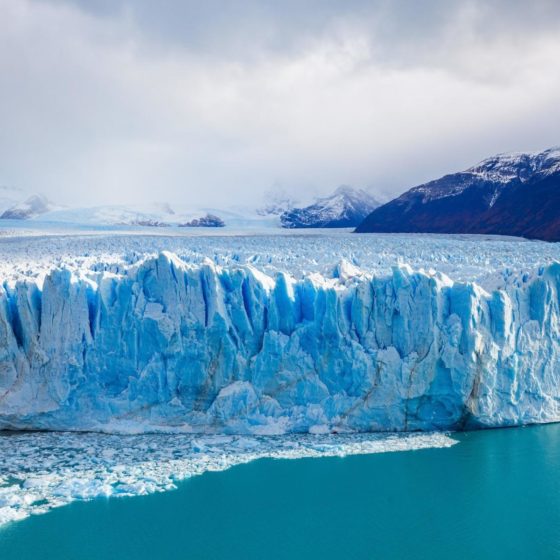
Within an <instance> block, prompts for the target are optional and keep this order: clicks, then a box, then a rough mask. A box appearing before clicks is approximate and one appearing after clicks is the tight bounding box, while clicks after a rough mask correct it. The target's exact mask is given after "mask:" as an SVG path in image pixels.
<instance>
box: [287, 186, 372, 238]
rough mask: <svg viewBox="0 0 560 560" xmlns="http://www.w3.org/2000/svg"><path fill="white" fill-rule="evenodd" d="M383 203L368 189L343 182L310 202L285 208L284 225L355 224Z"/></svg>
mask: <svg viewBox="0 0 560 560" xmlns="http://www.w3.org/2000/svg"><path fill="white" fill-rule="evenodd" d="M379 205H380V203H379V202H377V200H375V198H373V197H372V196H371V195H370V194H369V193H367V192H366V191H364V190H362V189H353V188H352V187H346V186H343V187H339V188H338V189H337V190H336V191H335V192H334V193H333V194H332V195H331V196H328V197H325V198H319V199H318V200H317V201H316V202H315V203H314V204H311V205H310V206H306V207H305V208H292V209H291V210H287V211H285V212H283V213H282V214H281V216H280V222H281V224H282V227H284V228H337V227H353V226H357V225H358V224H360V223H361V221H362V220H363V219H364V218H365V217H366V216H367V215H368V214H369V213H370V212H371V211H372V210H373V209H374V208H377V207H378V206H379Z"/></svg>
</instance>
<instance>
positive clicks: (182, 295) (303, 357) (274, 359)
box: [0, 252, 560, 434]
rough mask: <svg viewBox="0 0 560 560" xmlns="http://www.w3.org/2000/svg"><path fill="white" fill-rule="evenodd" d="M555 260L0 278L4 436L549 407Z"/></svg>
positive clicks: (174, 264) (413, 420) (252, 426)
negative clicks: (516, 269) (451, 274)
mask: <svg viewBox="0 0 560 560" xmlns="http://www.w3.org/2000/svg"><path fill="white" fill-rule="evenodd" d="M559 286H560V264H556V263H552V264H547V265H546V266H544V267H542V269H540V270H539V273H538V274H537V275H535V276H534V277H532V278H530V279H529V280H528V281H526V282H522V283H520V284H515V285H510V286H508V287H507V288H500V289H491V290H487V289H483V288H482V287H481V286H480V285H478V284H477V283H475V282H465V281H455V282H454V281H452V280H450V279H449V278H448V277H447V276H446V275H444V274H442V273H436V272H433V271H432V272H423V271H413V270H412V269H411V268H410V267H408V266H405V265H401V266H395V267H394V268H393V270H392V272H391V273H387V274H373V273H368V271H367V270H363V269H362V270H358V269H356V268H355V267H353V266H352V265H348V264H345V263H342V264H341V265H340V266H339V269H338V271H337V274H335V275H334V277H333V278H325V277H324V276H322V275H320V274H318V273H309V274H307V275H302V276H301V277H299V278H296V277H294V276H291V275H290V274H288V273H287V272H282V271H279V272H277V273H275V274H273V275H269V274H266V273H264V272H262V271H260V270H257V269H256V268H254V267H252V266H250V265H248V264H240V265H235V264H231V265H228V266H220V265H216V264H215V263H213V262H207V263H204V262H203V263H195V264H193V263H187V262H184V261H183V260H181V259H180V258H178V257H177V256H176V255H174V254H172V253H168V252H161V253H160V254H159V256H156V257H152V258H147V259H144V260H142V261H140V262H138V263H136V264H133V265H130V266H129V267H127V268H126V269H125V270H123V271H121V272H119V273H113V272H109V271H100V272H97V273H88V274H80V273H79V271H76V270H68V269H66V268H64V267H61V268H58V269H55V270H52V271H49V273H48V274H47V275H46V276H45V278H44V279H43V280H42V281H38V280H36V279H27V280H26V279H19V280H17V281H14V282H5V283H4V284H3V286H2V287H0V429H52V430H100V431H122V432H142V431H166V432H173V431H177V432H213V433H257V434H277V433H286V432H311V433H324V432H333V431H334V432H345V431H377V430H380V431H388V430H398V431H411V430H440V429H443V430H450V429H464V428H473V427H475V428H476V427H491V426H513V425H520V424H526V423H534V422H549V421H554V420H558V419H559V418H560V408H559V404H558V403H559V396H560V339H559V319H560V308H559V305H560V300H559Z"/></svg>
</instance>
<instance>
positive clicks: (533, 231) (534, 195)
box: [356, 148, 560, 241]
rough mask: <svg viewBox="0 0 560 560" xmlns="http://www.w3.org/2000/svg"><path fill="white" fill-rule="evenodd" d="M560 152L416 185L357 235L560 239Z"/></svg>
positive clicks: (519, 157) (503, 160) (484, 165)
mask: <svg viewBox="0 0 560 560" xmlns="http://www.w3.org/2000/svg"><path fill="white" fill-rule="evenodd" d="M559 210H560V148H550V149H548V150H545V151H542V152H534V153H514V154H499V155H497V156H494V157H491V158H488V159H485V160H484V161H482V162H480V163H479V164H477V165H475V166H473V167H471V168H469V169H467V170H466V171H461V172H459V173H453V174H450V175H445V176H444V177H442V178H441V179H437V180H435V181H431V182H429V183H426V184H423V185H420V186H418V187H414V188H413V189H410V190H409V191H407V192H405V193H404V194H403V195H401V196H400V197H398V198H396V199H395V200H393V201H391V202H389V203H387V204H385V205H383V206H381V207H379V208H377V209H376V210H374V211H373V212H372V213H371V214H370V215H369V216H368V217H367V218H366V219H365V220H364V221H363V222H362V223H361V224H360V225H359V226H358V228H357V229H356V231H357V232H395V233H397V232H426V233H485V234H498V235H516V236H522V237H528V238H538V239H545V240H549V241H556V240H560V213H559Z"/></svg>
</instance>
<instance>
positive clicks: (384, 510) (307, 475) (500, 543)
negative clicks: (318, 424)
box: [0, 425, 560, 560]
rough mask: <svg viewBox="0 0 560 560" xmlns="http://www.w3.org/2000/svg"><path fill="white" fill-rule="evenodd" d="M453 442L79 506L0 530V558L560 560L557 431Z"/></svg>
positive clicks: (269, 469)
mask: <svg viewBox="0 0 560 560" xmlns="http://www.w3.org/2000/svg"><path fill="white" fill-rule="evenodd" d="M456 438H457V439H459V440H460V443H459V444H458V445H455V446H453V447H450V448H446V449H426V450H419V451H409V452H397V453H384V454H377V455H358V456H349V457H345V458H337V457H334V458H321V459H299V460H272V459H262V460H258V461H255V462H252V463H249V464H245V465H239V466H236V467H233V468H231V469H230V470H227V471H224V472H216V473H213V472H210V473H206V474H203V475H201V476H198V477H194V478H192V479H189V480H188V481H186V482H184V483H182V484H181V485H180V488H179V489H178V490H176V491H172V492H167V493H163V494H154V495H150V496H142V497H134V498H120V499H97V500H94V501H91V502H76V503H73V504H71V505H69V506H65V507H62V508H59V509H55V510H53V511H51V512H50V513H47V514H45V515H40V516H33V517H31V518H28V519H26V520H24V521H21V522H17V523H13V524H10V525H7V526H6V527H4V528H2V529H0V558H2V560H12V559H14V560H15V559H18V560H25V559H28V558H29V559H49V560H51V559H55V558H56V559H66V558H71V559H74V558H76V559H104V560H108V559H128V558H130V559H132V558H134V559H135V560H147V559H154V560H155V559H158V560H159V559H167V558H185V559H187V558H188V559H205V560H212V559H228V560H237V559H239V560H241V559H243V560H249V559H259V560H261V559H267V560H268V559H270V560H275V559H288V558H289V559H300V558H302V559H303V558H307V559H310V558H313V559H314V558H321V559H334V558H344V559H348V558H353V559H354V558H355V559H362V558H363V559H375V558H382V559H386V558H431V559H438V558H446V559H447V558H479V559H480V558H494V559H500V558H504V559H505V558H508V559H511V558H523V559H525V558H532V559H533V558H560V425H548V426H540V427H531V428H520V429H511V430H492V431H484V432H476V433H466V434H460V435H456Z"/></svg>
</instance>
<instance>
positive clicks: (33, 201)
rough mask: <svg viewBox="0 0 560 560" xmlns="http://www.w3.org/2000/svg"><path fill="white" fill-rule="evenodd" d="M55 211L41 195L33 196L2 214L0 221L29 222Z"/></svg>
mask: <svg viewBox="0 0 560 560" xmlns="http://www.w3.org/2000/svg"><path fill="white" fill-rule="evenodd" d="M54 209H55V206H54V205H53V204H52V203H51V202H50V201H49V200H48V199H47V197H45V196H44V195H41V194H34V195H32V196H30V197H28V198H26V199H25V200H24V201H23V202H18V203H16V204H14V205H13V206H10V207H9V208H7V209H6V210H4V212H2V214H0V220H29V219H31V218H37V217H38V216H41V215H43V214H46V213H47V212H50V211H52V210H54Z"/></svg>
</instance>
